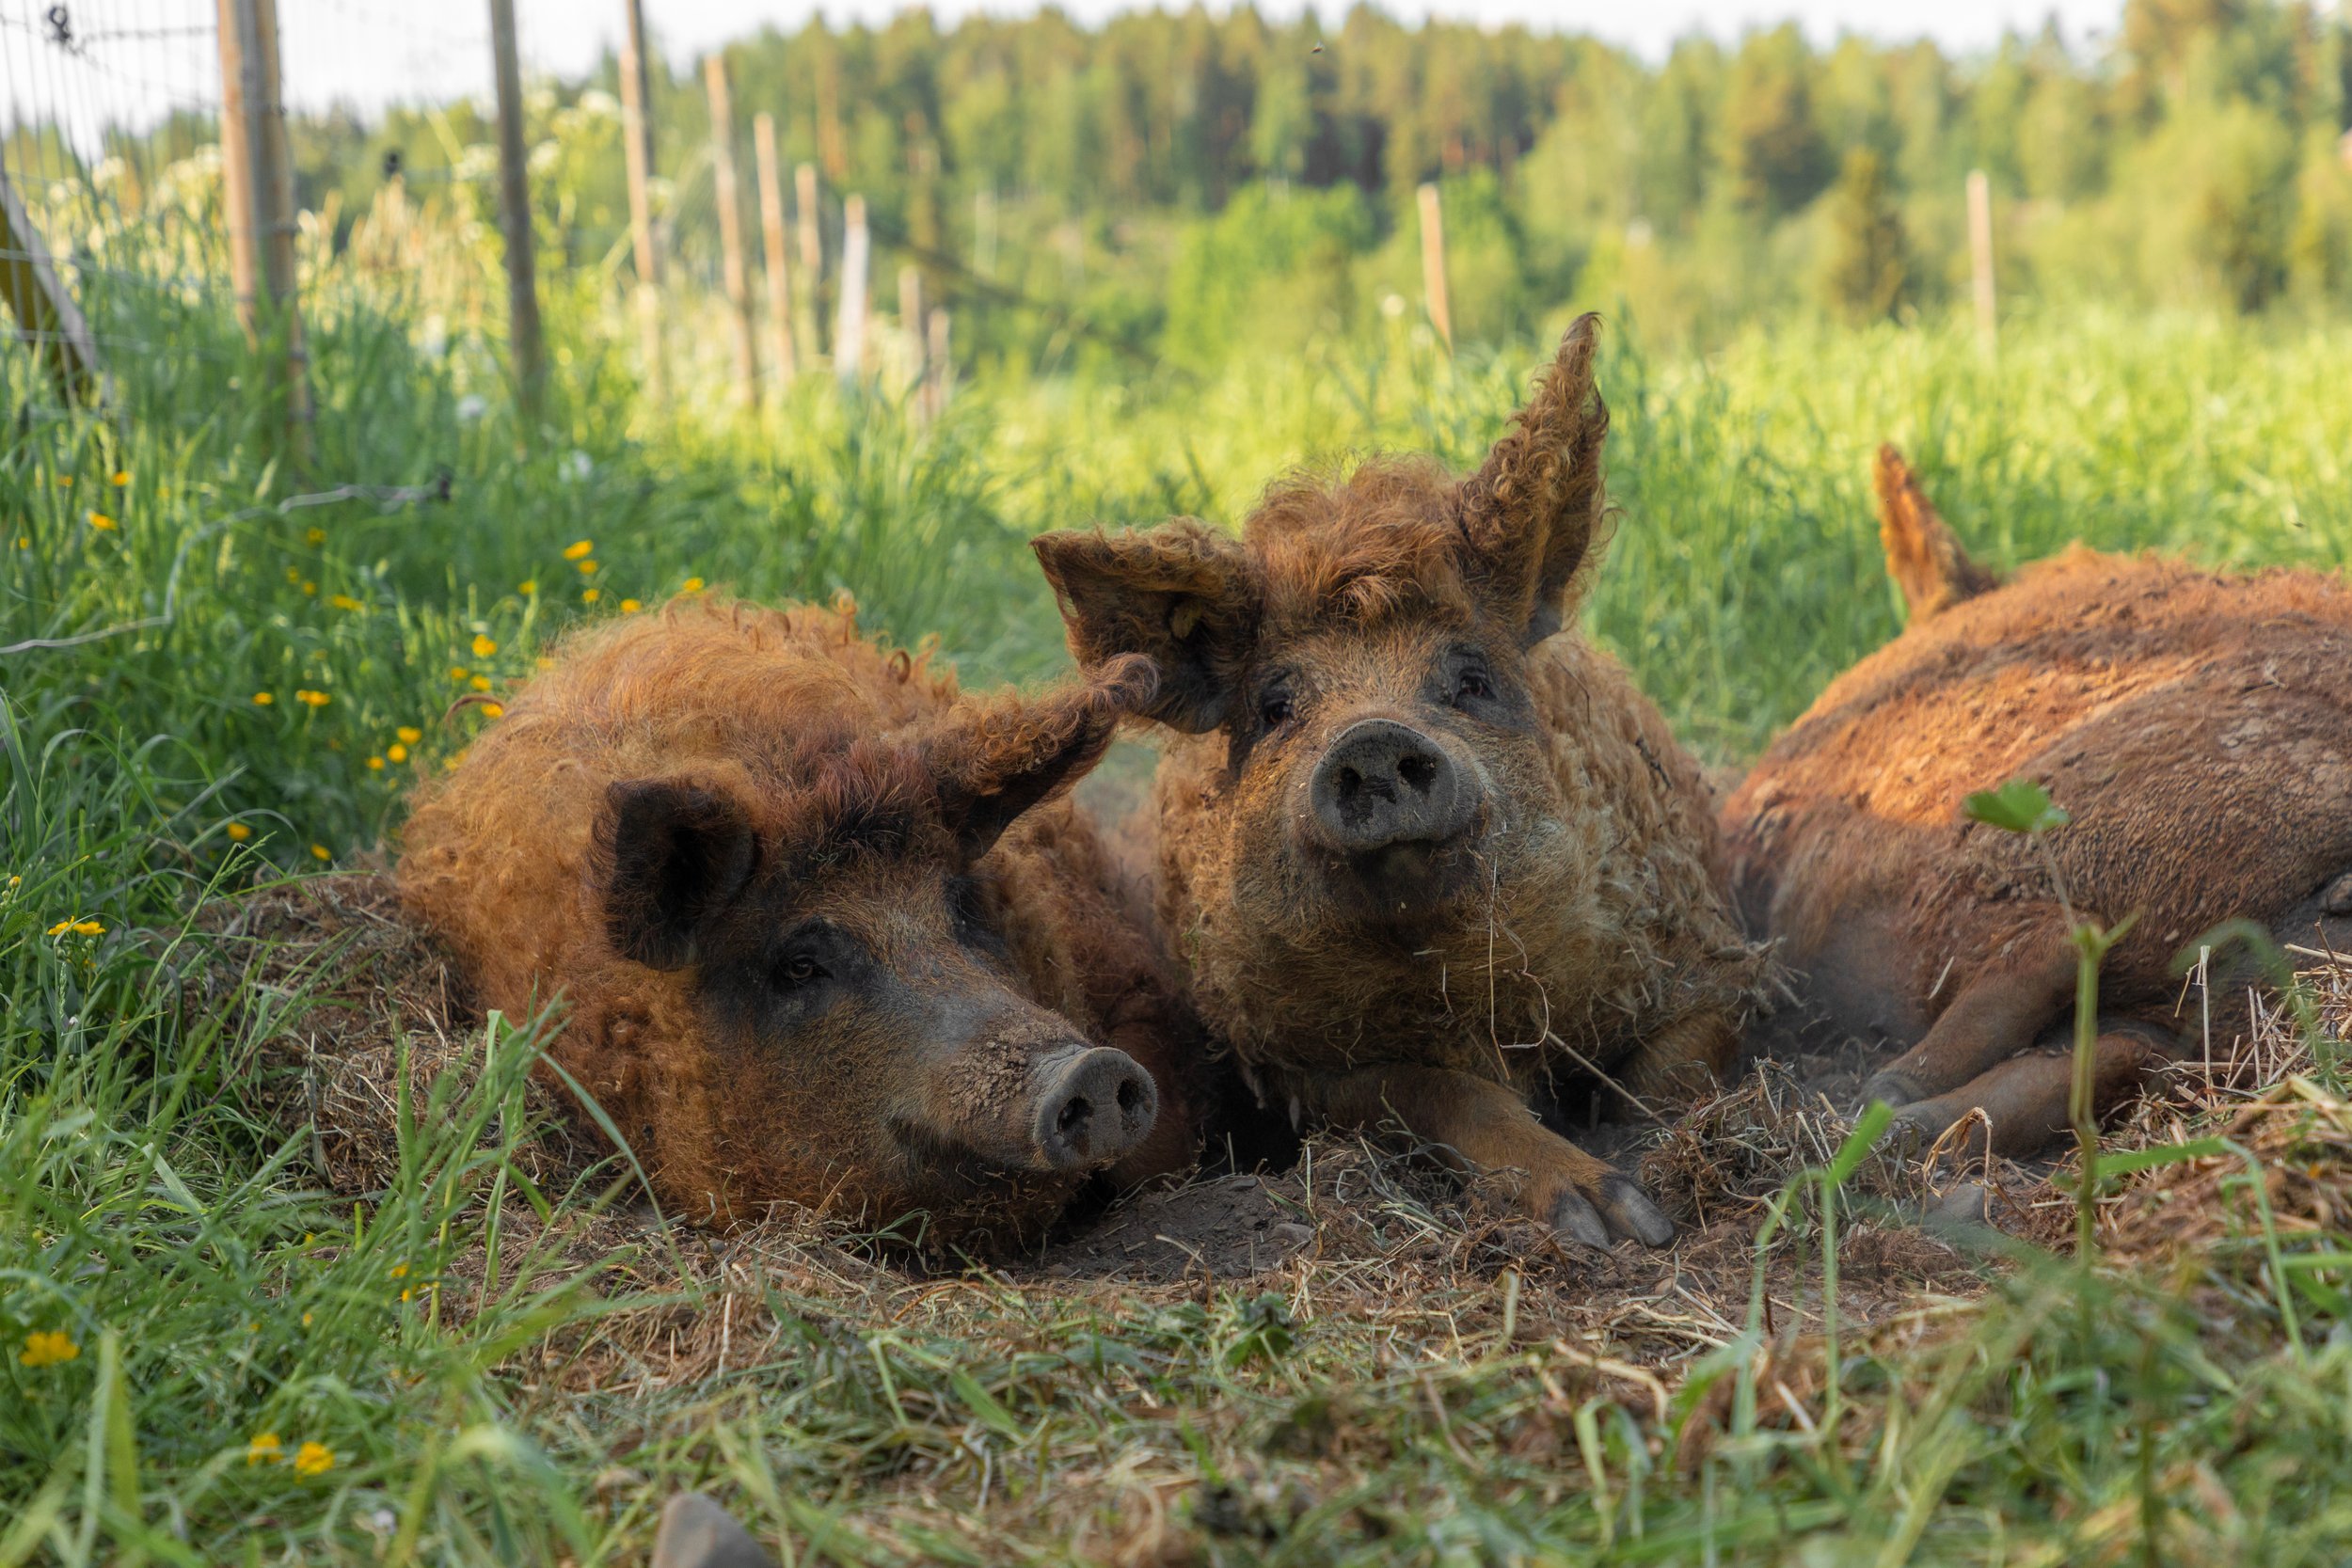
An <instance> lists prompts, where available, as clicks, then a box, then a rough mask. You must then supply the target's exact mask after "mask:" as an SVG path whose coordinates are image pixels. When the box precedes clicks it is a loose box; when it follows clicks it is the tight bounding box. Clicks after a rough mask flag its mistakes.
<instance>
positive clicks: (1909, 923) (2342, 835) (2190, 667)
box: [1723, 448, 2352, 1148]
mask: <svg viewBox="0 0 2352 1568" xmlns="http://www.w3.org/2000/svg"><path fill="white" fill-rule="evenodd" d="M1878 490H1879V494H1880V498H1881V504H1882V509H1883V530H1884V533H1885V536H1886V544H1887V556H1888V567H1889V570H1890V572H1891V573H1893V574H1894V576H1895V577H1896V578H1897V580H1898V581H1899V583H1901V585H1902V586H1903V589H1904V592H1905V594H1906V596H1907V597H1908V598H1909V599H1910V601H1911V603H1912V606H1913V619H1912V624H1911V626H1910V628H1909V629H1908V630H1906V631H1905V632H1904V633H1903V634H1902V635H1901V636H1900V637H1899V638H1897V639H1896V640H1895V641H1893V642H1891V643H1889V644H1888V645H1887V646H1886V647H1884V648H1882V649H1880V650H1879V651H1878V652H1877V653H1875V654H1872V655H1871V656H1869V657H1867V658H1865V659H1864V660H1862V662H1861V663H1859V664H1857V665H1855V666H1854V667H1853V668H1852V669H1851V670H1850V671H1848V672H1847V673H1845V674H1843V675H1841V676H1839V677H1838V678H1837V679H1836V681H1834V682H1832V683H1831V684H1830V686H1829V688H1828V689H1826V690H1824V691H1823V692H1822V693H1821V695H1820V698H1819V699H1818V700H1817V701H1816V702H1815V703H1814V704H1813V705H1812V707H1811V708H1810V709H1808V710H1807V711H1806V713H1805V714H1804V717H1803V718H1801V719H1799V720H1798V721H1797V722H1796V724H1795V725H1794V726H1793V727H1792V728H1791V729H1790V730H1789V731H1788V734H1787V735H1786V736H1782V737H1781V739H1780V740H1778V741H1777V742H1775V743H1774V744H1773V746H1772V748H1771V749H1770V750H1769V751H1768V752H1766V753H1765V755H1764V757H1763V758H1762V760H1761V761H1759V762H1758V763H1757V764H1756V768H1755V770H1754V771H1753V772H1751V773H1750V774H1749V775H1748V778H1747V780H1746V782H1745V783H1743V784H1741V785H1740V789H1739V790H1738V792H1737V793H1736V794H1735V795H1734V796H1733V797H1732V798H1731V800H1729V801H1728V802H1727V803H1726V805H1725V806H1724V817H1723V820H1724V831H1725V833H1726V836H1727V838H1728V841H1729V843H1730V846H1731V850H1732V856H1733V861H1732V865H1733V876H1734V885H1735V888H1736V890H1737V894H1738V897H1739V902H1740V908H1741V911H1742V912H1743V914H1744V916H1745V918H1746V920H1747V922H1748V924H1749V927H1750V928H1751V929H1752V930H1753V931H1755V932H1756V933H1757V934H1758V935H1764V936H1770V937H1772V939H1774V940H1776V941H1777V942H1780V943H1781V944H1782V945H1783V947H1784V949H1785V951H1786V954H1787V956H1788V960H1789V962H1790V964H1791V965H1792V966H1793V968H1794V969H1795V970H1796V971H1797V972H1799V974H1801V975H1802V976H1803V977H1804V984H1805V986H1806V988H1807V990H1808V991H1809V993H1810V997H1811V999H1812V1001H1813V1002H1814V1003H1815V1004H1816V1005H1817V1007H1818V1009H1819V1011H1820V1014H1821V1015H1823V1016H1824V1017H1825V1018H1826V1020H1827V1021H1828V1022H1830V1023H1832V1024H1833V1025H1835V1027H1836V1029H1837V1030H1838V1031H1839V1032H1841V1033H1853V1034H1859V1035H1862V1036H1865V1037H1880V1038H1884V1039H1890V1040H1892V1041H1894V1042H1896V1043H1898V1044H1900V1045H1903V1046H1915V1047H1916V1049H1915V1050H1913V1051H1912V1052H1911V1053H1910V1054H1909V1055H1907V1056H1906V1057H1904V1058H1903V1060H1902V1061H1899V1062H1898V1063H1896V1064H1895V1066H1894V1068H1893V1069H1890V1070H1889V1073H1888V1074H1887V1075H1885V1076H1883V1077H1882V1079H1881V1080H1879V1081H1878V1082H1877V1083H1876V1085H1874V1087H1875V1089H1876V1091H1877V1092H1881V1093H1884V1094H1885V1095H1887V1097H1888V1098H1890V1099H1893V1100H1896V1101H1926V1100H1936V1101H1940V1097H1944V1096H1947V1095H1948V1096H1953V1097H1954V1098H1953V1099H1952V1100H1951V1101H1949V1102H1948V1103H1941V1102H1939V1103H1938V1104H1937V1105H1936V1106H1935V1107H1934V1110H1935V1112H1938V1113H1940V1112H1943V1111H1949V1112H1951V1113H1952V1114H1954V1115H1956V1114H1957V1113H1958V1112H1959V1111H1961V1110H1964V1109H1966V1108H1967V1107H1966V1105H1964V1104H1962V1103H1961V1100H1962V1099H1970V1100H1972V1101H1975V1100H1981V1101H1984V1102H1985V1103H1986V1104H1987V1105H1988V1108H1992V1109H1994V1110H1995V1112H1996V1114H1995V1116H1994V1121H1995V1133H1996V1139H1997V1141H1998V1142H2000V1143H2001V1145H2002V1147H2005V1148H2024V1147H2029V1146H2030V1145H2031V1144H2033V1143H2035V1142H2038V1141H2039V1140H2040V1138H2041V1137H2042V1135H2043V1134H2045V1133H2047V1132H2053V1131H2055V1130H2056V1129H2057V1128H2058V1127H2059V1126H2062V1125H2063V1124H2064V1101H2063V1074H2062V1072H2055V1071H2050V1072H2043V1071H2041V1070H2040V1069H2034V1068H2032V1067H2031V1065H2030V1064H2022V1065H2019V1066H2015V1067H2012V1068H2010V1069H2007V1070H2006V1072H2005V1073H2004V1074H2002V1075H1999V1076H1995V1077H1994V1078H1992V1079H1989V1080H1981V1081H1980V1075H1984V1074H1988V1073H1992V1072H1994V1069H1997V1068H2000V1067H2001V1065H2002V1064H2003V1063H2005V1062H2007V1061H2009V1059H2010V1058H2011V1057H2014V1056H2016V1054H2017V1053H2021V1052H2026V1051H2028V1050H2029V1049H2030V1048H2032V1047H2033V1046H2035V1045H2036V1044H2037V1043H2041V1042H2042V1041H2043V1040H2044V1038H2045V1037H2049V1036H2052V1035H2053V1034H2054V1032H2055V1033H2058V1034H2062V1033H2063V1031H2064V1025H2065V1021H2066V1019H2067V1017H2068V1016H2069V1014H2070V1012H2071V1008H2072V1006H2073V995H2074V954H2073V948H2072V945H2071V943H2070V942H2068V941H2067V935H2066V932H2067V917H2066V914H2065V911H2064V910H2063V908H2062V907H2061V900H2060V890H2059V887H2058V884H2057V883H2056V882H2054V880H2053V878H2052V874H2051V870H2050V863H2055V866H2056V869H2057V874H2058V876H2059V877H2062V878H2063V879H2064V885H2065V893H2066V895H2068V896H2070V897H2071V899H2072V900H2073V903H2074V909H2075V910H2076V911H2077V912H2078V913H2080V914H2083V915H2085V916H2087V917H2090V918H2093V919H2097V920H2100V921H2103V922H2106V923H2110V924H2112V923H2116V922H2120V921H2122V919H2124V918H2125V917H2126V916H2131V915H2134V914H2137V917H2138V919H2137V924H2136V925H2135V926H2134V927H2133V928H2132V930H2131V932H2130V933H2129V934H2128V935H2127V936H2126V937H2125V938H2124V940H2123V941H2122V943H2121V944H2120V945H2119V946H2117V947H2116V948H2115V950H2114V951H2113V952H2112V953H2111V954H2110V955H2109V957H2108V958H2107V960H2106V967H2105V971H2104V973H2103V974H2102V978H2101V984H2100V993H2099V1000H2100V1006H2101V1009H2102V1012H2103V1014H2105V1015H2106V1027H2107V1029H2108V1032H2109V1034H2110V1036H2111V1040H2110V1041H2109V1044H2108V1046H2107V1047H2105V1048H2103V1061H2104V1060H2106V1059H2107V1058H2112V1064H2111V1065H2112V1066H2113V1068H2114V1071H2113V1073H2112V1074H2109V1076H2110V1077H2111V1078H2112V1079H2113V1080H2114V1082H2115V1083H2116V1084H2117V1085H2122V1084H2124V1083H2128V1082H2129V1081H2130V1080H2131V1078H2132V1076H2133V1069H2136V1066H2137V1064H2138V1063H2139V1061H2140V1058H2141V1056H2142V1055H2143V1054H2144V1046H2145V1044H2146V1042H2148V1041H2151V1040H2153V1041H2154V1042H2155V1043H2156V1044H2157V1045H2159V1046H2168V1045H2173V1044H2177V1043H2179V1041H2180V1040H2181V1037H2183V1036H2184V1035H2188V1034H2195V1033H2197V1032H2200V1031H2201V1029H2202V1027H2203V1023H2202V1011H2203V1009H2202V1005H2201V999H2200V998H2198V997H2196V996H2195V995H2194V994H2192V993H2191V992H2189V991H2186V990H2185V989H2184V986H2183V983H2182V980H2181V978H2180V976H2179V974H2177V973H2176V972H2175V970H2174V968H2173V961H2174V959H2175V958H2176V957H2177V956H2178V955H2179V954H2180V953H2181V950H2182V948H2183V946H2184V944H2185V943H2191V942H2195V940H2196V939H2197V938H2198V937H2199V936H2200V935H2201V933H2204V932H2206V931H2208V930H2210V929H2211V928H2212V927H2215V926H2217V924H2219V923H2220V922H2222V921H2224V920H2227V919H2230V918H2233V917H2238V916H2243V917H2247V918H2250V919H2252V920H2254V921H2256V922H2258V923H2260V924H2262V925H2265V926H2268V927H2272V928H2273V929H2274V930H2276V931H2277V932H2278V933H2279V935H2280V938H2281V939H2282V940H2284V941H2289V942H2302V943H2306V944H2312V943H2315V942H2328V943H2332V944H2333V945H2335V946H2337V947H2338V948H2341V947H2343V946H2344V945H2346V943H2347V942H2352V921H2347V920H2345V919H2344V918H2343V917H2344V916H2347V915H2352V879H2346V873H2347V872H2352V685H2348V684H2347V682H2346V679H2345V675H2346V672H2347V671H2352V590H2347V589H2346V587H2345V586H2344V584H2343V583H2342V582H2340V581H2337V580H2335V579H2333V578H2327V577H2323V576H2321V575H2319V574H2316V573H2312V572H2300V571H2270V572H2264V573H2260V574H2257V575H2254V576H2251V577H2239V576H2233V575H2229V574H2223V573H2216V572H2208V571H2202V570H2200V569H2198V568H2196V567H2193V566H2190V565H2187V564H2186V563H2185V562H2177V561H2165V560H2160V559H2157V558H2155V557H2153V556H2139V557H2124V556H2112V555H2100V554H2096V553H2093V552H2091V551H2090V550H2086V549H2082V548H2080V547H2076V548H2074V549H2071V550H2069V551H2067V552H2066V553H2064V554H2062V555H2060V556H2058V557H2057V558H2055V559H2053V560H2050V561H2045V562H2040V563H2037V564H2034V565H2031V566H2027V567H2026V568H2024V569H2023V570H2022V571H2020V572H2019V573H2018V574H2017V576H2016V578H2015V579H2014V580H2013V581H2010V582H2008V583H2006V584H2004V583H2002V582H2001V581H2000V579H1999V578H1996V577H1994V575H1993V574H1992V573H1990V572H1987V571H1985V570H1984V569H1983V568H1981V567H1979V566H1978V565H1977V564H1976V563H1975V562H1971V561H1970V560H1968V558H1967V555H1966V553H1965V552H1964V551H1963V550H1962V549H1961V547H1960V545H1959V541H1958V540H1957V539H1955V538H1953V537H1952V536H1951V534H1950V532H1949V531H1948V530H1947V529H1946V528H1945V525H1944V523H1943V521H1942V519H1941V518H1939V517H1937V516H1936V515H1935V513H1934V509H1933V508H1932V507H1931V506H1930V505H1929V504H1928V503H1927V500H1926V499H1925V498H1924V496H1922V495H1920V494H1919V492H1918V488H1917V484H1916V482H1915V480H1914V479H1913V477H1912V475H1911V473H1910V470H1909V469H1908V467H1905V466H1904V465H1903V464H1902V460H1901V458H1900V457H1899V455H1898V454H1897V453H1896V452H1895V451H1893V449H1891V448H1889V449H1885V450H1884V451H1882V453H1881V455H1880V460H1879V470H1878ZM2014 778H2024V779H2029V780H2032V781H2034V782H2036V783H2038V784H2042V786H2043V787H2044V788H2046V789H2047V790H2048V792H2049V794H2050V796H2051V797H2052V799H2054V800H2057V801H2058V803H2059V804H2060V805H2061V806H2063V807H2065V808H2066V810H2067V811H2069V812H2070V813H2071V814H2072V816H2073V821H2072V823H2071V824H2070V825H2069V826H2067V827H2065V828H2063V829H2061V830H2059V831H2058V832H2054V833H2052V834H2050V835H2049V837H2048V839H2047V843H2046V847H2047V850H2048V853H2049V857H2050V863H2045V862H2044V860H2043V858H2042V853H2041V852H2040V851H2039V850H2037V848H2036V847H2033V846H2031V845H2029V844H2027V843H2026V841H2025V840H2024V839H2022V838H2020V837H2019V836H2017V835H2015V834H2012V833H2007V832H1999V831H1996V830H1995V829H1993V828H1990V827H1986V826H1983V825H1981V824H1979V823H1976V822H1973V821H1971V820H1970V819H1969V818H1968V817H1967V816H1965V814H1964V813H1963V811H1962V802H1963V800H1965V798H1966V797H1967V796H1968V795H1969V794H1970V793H1971V792H1973V791H1976V790H1980V789H1990V788H1993V787H1995V786H1997V785H1999V784H2002V783H2004V782H2006V781H2008V780H2010V779H2014ZM2339 887H2341V888H2343V889H2344V896H2343V897H2342V898H2340V899H2332V900H2331V897H2330V890H2331V889H2335V888H2339ZM2331 902H2335V903H2341V905H2342V907H2340V908H2332V909H2331V908H2329V907H2328V906H2329V905H2330V903H2331ZM2190 957H2192V958H2193V957H2194V955H2193V954H2191V955H2190ZM2250 978H2252V975H2251V974H2250V973H2240V972H2233V973H2231V974H2220V973H2217V975H2216V977H2215V979H2214V982H2213V984H2212V986H2211V990H2210V1005H2211V1008H2212V1017H2213V1032H2214V1044H2215V1048H2216V1050H2217V1052H2223V1053H2226V1051H2227V1049H2228V1047H2229V1044H2230V1041H2231V1039H2232V1038H2233V1037H2236V1036H2241V1035H2243V1034H2244V1033H2245V1031H2246V1030H2247V1028H2248V1025H2249V1018H2248V1013H2247V1000H2246V996H2247V986H2246V985H2245V984H2243V983H2241V982H2242V981H2243V980H2245V979H2250ZM2136 1042H2137V1043H2136ZM2196 1049H2197V1050H2199V1051H2200V1052H2201V1050H2202V1042H2201V1041H2198V1042H2196ZM2103 1070H2104V1069H2103ZM1972 1085H1974V1086H1972ZM2003 1085H2009V1087H2007V1088H2004V1087H2003ZM2028 1087H2031V1088H2032V1090H2033V1092H2031V1093H2028V1092H2027V1088H2028ZM2053 1096H2055V1097H2056V1098H2053ZM1921 1114H1922V1116H1925V1117H1928V1119H1930V1120H1937V1119H1941V1120H1948V1119H1949V1117H1939V1116H1935V1115H1931V1114H1930V1113H1928V1112H1926V1111H1923V1112H1922V1113H1921ZM2004 1116H2006V1117H2007V1118H2008V1120H2009V1121H2010V1123H2012V1124H2013V1125H2010V1126H2003V1125H2001V1123H2002V1121H2003V1118H2004Z"/></svg>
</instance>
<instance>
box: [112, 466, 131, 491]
mask: <svg viewBox="0 0 2352 1568" xmlns="http://www.w3.org/2000/svg"><path fill="white" fill-rule="evenodd" d="M106 483H109V484H112V485H113V486H114V487H115V488H116V489H118V490H120V489H122V488H124V487H125V486H127V485H128V484H129V483H131V470H130V469H128V468H117V469H116V470H115V471H114V474H113V477H111V478H110V479H108V480H107V482H106Z"/></svg>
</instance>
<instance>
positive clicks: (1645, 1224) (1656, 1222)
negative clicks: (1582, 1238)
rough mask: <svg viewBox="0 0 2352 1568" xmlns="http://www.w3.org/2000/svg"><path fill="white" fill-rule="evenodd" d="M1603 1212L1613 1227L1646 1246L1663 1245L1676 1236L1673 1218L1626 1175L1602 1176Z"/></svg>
mask: <svg viewBox="0 0 2352 1568" xmlns="http://www.w3.org/2000/svg"><path fill="white" fill-rule="evenodd" d="M1600 1212H1601V1217H1602V1218H1603V1219H1605V1220H1607V1221H1608V1222H1609V1228H1610V1229H1611V1230H1612V1231H1614V1232H1615V1233H1616V1234H1617V1235H1620V1236H1630V1237H1632V1238H1633V1239H1634V1240H1635V1241H1637V1242H1639V1243H1642V1244H1643V1245H1644V1246H1664V1245H1665V1244H1666V1243H1669V1242H1671V1241H1673V1240H1674V1239H1675V1223H1674V1221H1672V1220H1670V1219H1668V1218H1667V1217H1666V1216H1665V1214H1664V1213H1663V1212H1661V1210H1660V1209H1659V1207H1658V1205H1657V1204H1655V1203H1652V1202H1651V1201H1650V1200H1649V1195H1648V1194H1647V1193H1645V1192H1644V1191H1642V1189H1641V1188H1640V1187H1638V1186H1636V1185H1634V1183H1633V1182H1632V1180H1630V1179H1629V1178H1627V1177H1623V1176H1612V1177H1608V1178H1606V1179H1604V1180H1602V1182H1601V1184H1600Z"/></svg>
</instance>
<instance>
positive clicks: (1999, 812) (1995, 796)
mask: <svg viewBox="0 0 2352 1568" xmlns="http://www.w3.org/2000/svg"><path fill="white" fill-rule="evenodd" d="M1961 809H1962V810H1963V811H1965V812H1966V813H1967V814H1968V815H1969V816H1972V817H1974V818H1976V819H1977V820H1978V821H1979V822H1981V823H1983V824H1985V826H1987V827H1990V828H1998V829H2000V830H2001V831H2002V832H2010V833H2046V832H2049V831H2050V830H2051V829H2053V828H2063V827H2065V826H2066V824H2067V823H2068V822H2070V821H2072V820H2074V819H2073V818H2072V817H2070V816H2067V814H2066V810H2065V808H2064V807H2062V806H2060V805H2058V803H2057V802H2055V801H2053V800H2051V799H2050V796H2049V792H2048V791H2046V790H2044V789H2043V788H2042V786H2041V785H2040V784H2036V783H2034V782H2033V781H2032V780H2031V779H2011V780H2010V782H2009V783H2007V784H2003V785H2002V786H2001V787H2000V788H1998V789H1980V790H1979V791H1977V793H1976V794H1974V795H1971V796H1969V797H1968V799H1967V800H1966V801H1965V802H1964V803H1963V805H1962V807H1961Z"/></svg>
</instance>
